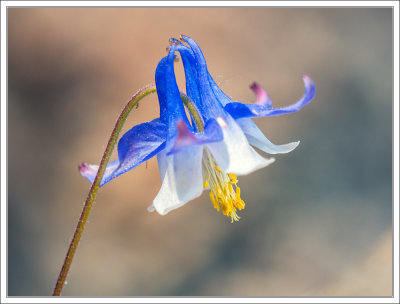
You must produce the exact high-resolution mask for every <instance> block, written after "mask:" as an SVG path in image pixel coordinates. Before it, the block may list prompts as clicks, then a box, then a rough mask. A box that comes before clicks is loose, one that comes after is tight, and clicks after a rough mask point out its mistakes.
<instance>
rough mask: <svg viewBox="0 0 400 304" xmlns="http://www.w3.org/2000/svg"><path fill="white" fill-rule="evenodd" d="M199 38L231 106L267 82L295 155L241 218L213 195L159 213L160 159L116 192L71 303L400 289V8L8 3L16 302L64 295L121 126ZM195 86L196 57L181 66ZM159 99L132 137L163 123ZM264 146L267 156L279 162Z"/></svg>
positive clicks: (106, 195) (262, 123)
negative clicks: (395, 206)
mask: <svg viewBox="0 0 400 304" xmlns="http://www.w3.org/2000/svg"><path fill="white" fill-rule="evenodd" d="M179 34H185V35H188V36H190V37H192V38H193V39H195V40H196V41H197V42H198V43H199V45H200V46H201V48H202V50H203V53H204V55H205V57H206V59H207V63H208V67H209V71H210V73H211V74H212V75H213V76H214V78H215V79H216V81H217V82H218V83H219V84H220V86H221V88H222V89H223V90H224V91H225V92H226V93H227V94H228V95H229V96H231V97H232V98H233V99H235V100H238V101H242V102H254V100H255V97H254V96H253V94H252V92H251V90H250V89H249V85H250V84H251V83H252V82H253V81H257V82H259V83H260V84H261V85H262V86H263V87H264V88H265V89H266V90H267V91H268V93H269V94H270V96H271V98H272V100H273V101H274V105H275V106H277V107H278V106H284V105H287V104H290V103H292V102H294V101H296V100H297V99H298V98H300V97H301V96H302V94H303V91H304V88H303V82H302V79H301V76H302V74H303V73H306V74H308V75H309V76H310V77H311V78H312V79H313V80H314V82H315V85H316V88H317V95H316V97H315V99H314V100H313V101H312V102H311V104H309V105H308V106H306V107H305V108H303V109H302V110H301V111H300V112H298V113H295V114H290V115H286V116H278V117H269V118H259V119H256V123H257V124H258V125H259V127H260V129H261V130H262V131H263V132H264V133H265V134H266V136H267V137H268V138H269V139H270V140H271V141H272V142H274V143H277V144H282V143H287V142H291V141H296V140H301V143H300V145H299V147H298V148H297V149H296V150H294V151H293V152H291V153H289V154H285V155H277V156H276V159H277V160H276V162H275V163H274V164H272V165H271V166H269V167H267V168H265V169H262V170H259V171H257V172H255V173H253V174H251V175H249V176H243V177H241V178H239V179H240V181H239V185H240V187H241V189H242V197H243V198H244V200H245V202H246V209H245V210H243V211H241V212H240V214H239V215H240V216H241V220H240V221H239V222H237V223H234V224H231V223H230V220H229V219H228V218H227V217H224V216H222V214H221V213H217V212H216V211H215V210H214V209H213V206H212V203H211V202H210V201H209V198H208V195H207V194H203V195H202V196H201V197H200V198H198V199H196V200H194V201H192V202H190V203H188V204H187V205H185V206H184V207H182V208H179V209H177V210H175V211H172V212H171V213H169V214H168V215H166V216H161V215H159V214H157V213H148V212H147V210H146V209H147V207H148V206H149V205H150V204H151V202H152V200H153V198H154V197H155V195H156V194H157V192H158V190H159V188H160V185H161V182H160V177H159V173H158V167H157V160H156V159H155V158H154V159H152V160H150V161H148V163H147V165H145V164H142V165H141V166H140V167H138V168H136V169H134V170H133V171H130V172H129V173H127V174H124V175H123V176H121V177H119V178H118V179H116V180H114V181H113V182H111V183H109V184H107V186H105V187H104V188H102V189H101V190H100V192H99V194H98V196H97V199H96V203H95V205H94V208H93V211H92V213H91V215H90V218H89V224H88V226H87V227H86V230H85V231H84V235H83V238H82V241H81V243H80V245H79V248H78V251H77V254H76V256H75V259H74V261H73V264H72V267H71V271H70V273H69V276H68V279H67V283H68V284H67V285H66V286H65V288H64V290H63V295H64V296H389V295H391V294H392V232H391V226H392V170H391V169H392V132H391V130H392V11H391V9H387V8H10V9H8V161H9V163H8V199H9V200H8V295H9V296H49V295H51V293H52V291H53V288H54V285H55V282H56V279H57V276H58V273H59V271H60V268H61V265H62V262H63V260H64V257H65V254H66V250H67V248H68V245H69V242H70V240H71V237H72V235H73V232H74V229H75V227H76V223H77V221H78V218H79V215H80V212H81V209H82V206H83V202H84V201H85V199H86V195H87V192H88V190H89V183H88V181H87V180H86V179H84V178H82V177H81V176H80V175H79V173H78V169H77V166H78V164H79V163H81V162H83V161H86V162H89V163H98V162H99V160H100V158H101V156H102V154H103V151H104V148H105V145H106V143H107V140H108V137H109V135H110V133H111V130H112V128H113V126H114V123H115V121H116V119H117V117H118V115H119V113H120V111H121V109H122V108H123V107H124V105H125V104H126V102H127V101H128V100H129V98H130V97H131V96H132V95H133V93H135V92H136V91H137V90H138V89H140V88H142V87H143V86H145V85H146V84H148V83H151V82H154V72H155V68H156V66H157V63H158V61H159V60H160V59H161V58H162V57H164V56H165V55H166V52H165V48H166V46H167V45H168V39H169V38H170V37H177V38H178V37H179ZM176 71H177V72H176V73H177V77H178V83H179V85H180V87H181V88H182V89H183V88H184V77H183V68H182V64H181V63H178V64H177V66H176ZM158 111H159V109H158V102H157V99H156V96H155V95H154V96H152V97H149V98H148V99H146V100H144V101H143V102H142V103H141V104H140V107H139V108H138V109H137V110H134V111H133V113H132V114H131V116H130V118H129V120H128V122H127V123H126V125H125V128H124V131H126V130H128V129H129V128H131V127H132V126H133V125H135V124H138V123H141V122H145V121H149V120H151V119H153V118H155V117H157V116H158ZM265 156H267V155H265Z"/></svg>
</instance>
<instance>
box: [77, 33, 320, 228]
mask: <svg viewBox="0 0 400 304" xmlns="http://www.w3.org/2000/svg"><path fill="white" fill-rule="evenodd" d="M184 40H185V41H186V42H187V43H188V44H189V45H190V47H191V49H189V48H187V47H185V46H183V45H178V44H177V43H176V41H174V43H173V44H172V46H171V47H170V50H169V54H168V56H167V57H166V58H163V59H162V60H161V61H160V63H159V64H158V66H157V70H156V86H157V94H158V98H159V103H160V118H158V119H155V120H153V121H151V122H148V123H143V124H140V125H137V126H135V127H133V128H132V129H131V130H129V131H128V132H127V133H126V134H124V135H123V136H122V138H121V139H120V141H119V143H118V159H117V160H115V161H114V162H112V163H110V164H109V165H108V166H107V169H106V172H105V174H104V177H103V180H102V182H101V185H104V184H105V183H107V182H109V181H110V180H112V179H113V178H115V177H117V176H119V175H120V174H123V173H125V172H127V171H128V170H131V169H133V168H135V167H136V166H138V165H139V164H141V163H142V162H144V161H146V160H147V159H149V158H151V157H153V156H154V155H157V157H158V164H159V170H160V175H161V179H162V186H161V189H160V191H159V193H158V194H157V196H156V198H155V199H154V201H153V204H152V205H151V206H150V207H149V211H153V210H157V211H158V212H159V213H160V214H166V213H167V212H169V211H171V210H173V209H176V208H178V207H180V206H182V205H184V204H185V203H187V202H188V201H190V200H192V199H194V198H196V197H198V196H199V195H201V193H202V191H203V190H204V189H206V188H209V189H210V199H211V201H212V203H213V205H214V207H215V208H216V209H217V211H219V210H221V211H222V213H223V214H224V215H226V216H229V217H230V218H231V220H232V222H233V221H234V220H238V219H239V217H238V215H237V213H236V211H237V210H241V209H243V208H244V207H245V204H244V202H243V200H242V199H241V197H240V188H239V187H238V186H237V181H238V180H237V175H244V174H248V173H250V172H253V171H255V170H257V169H259V168H262V167H265V166H267V165H269V164H270V163H272V162H273V161H274V159H273V158H270V159H265V158H263V157H261V156H260V155H259V154H258V153H257V152H255V150H254V149H253V148H252V147H251V146H250V145H249V143H250V144H252V145H254V146H256V147H257V148H260V149H261V150H263V151H265V152H268V153H271V154H275V153H287V152H289V151H291V150H293V149H294V148H295V147H296V146H297V145H298V142H294V143H290V144H286V145H280V146H276V145H274V144H272V143H271V142H270V141H268V139H267V138H266V137H265V136H264V135H263V134H262V133H261V131H260V130H259V129H258V128H257V126H256V125H255V124H254V123H253V122H252V121H251V119H250V118H249V117H254V116H269V115H278V114H284V113H289V112H294V111H297V110H298V109H300V108H301V107H302V106H303V105H305V104H306V103H307V102H309V101H310V100H311V99H312V97H313V95H314V92H315V88H314V86H313V84H312V82H311V80H310V79H309V78H308V77H304V81H305V84H306V94H305V96H304V97H303V98H302V99H301V100H300V101H298V102H297V103H295V104H294V105H293V106H291V107H286V108H281V109H273V108H272V106H271V101H270V100H269V98H268V95H267V94H266V93H265V91H264V90H263V89H262V88H261V87H260V86H258V85H257V84H254V85H253V86H252V89H253V91H254V92H255V93H256V96H257V102H256V104H255V105H245V104H241V103H237V102H233V101H232V100H230V99H229V98H228V97H227V96H226V95H225V94H224V93H223V92H222V91H221V90H220V89H219V87H218V86H217V85H216V84H215V82H214V80H213V79H212V78H211V76H210V75H209V73H208V71H207V66H206V63H205V60H204V57H203V55H202V53H201V51H200V48H199V47H198V45H197V44H196V43H195V42H194V41H193V40H192V39H190V38H188V37H184ZM176 50H178V51H179V52H180V53H181V57H182V60H183V63H184V68H185V76H186V88H187V94H188V95H189V97H190V98H191V99H192V100H193V101H194V103H195V105H196V106H197V108H198V111H199V113H200V116H199V114H197V115H196V117H194V114H195V113H194V112H193V109H192V111H191V114H192V115H191V117H192V125H191V124H190V123H189V121H188V119H187V117H186V115H185V110H184V107H183V104H182V100H181V97H180V93H179V89H178V87H177V84H176V79H175V74H174V68H173V62H174V53H175V51H176ZM289 108H290V109H289ZM195 110H196V109H194V111H195ZM195 112H196V111H195ZM97 169H98V167H97V166H95V165H87V164H83V165H81V166H80V172H81V174H82V175H83V176H84V177H86V178H87V179H88V180H89V181H91V182H93V180H94V177H95V175H96V173H97Z"/></svg>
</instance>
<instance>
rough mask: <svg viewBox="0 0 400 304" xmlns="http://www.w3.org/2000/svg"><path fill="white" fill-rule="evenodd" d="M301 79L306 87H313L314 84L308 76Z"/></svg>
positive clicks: (304, 75)
mask: <svg viewBox="0 0 400 304" xmlns="http://www.w3.org/2000/svg"><path fill="white" fill-rule="evenodd" d="M302 78H303V81H304V83H305V85H306V86H310V85H314V83H313V81H312V79H311V78H310V76H308V75H306V74H303V76H302Z"/></svg>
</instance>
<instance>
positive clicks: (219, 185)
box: [202, 148, 245, 223]
mask: <svg viewBox="0 0 400 304" xmlns="http://www.w3.org/2000/svg"><path fill="white" fill-rule="evenodd" d="M202 166H203V179H204V184H203V189H205V188H207V186H210V200H211V202H212V203H213V205H214V208H215V209H217V211H219V210H220V209H221V210H222V214H224V215H226V216H230V217H231V223H233V221H238V220H239V219H240V217H239V216H238V215H237V213H236V209H238V210H242V209H244V207H245V203H244V201H243V200H242V199H241V198H240V188H239V187H238V186H237V182H238V180H237V177H236V175H235V174H233V173H225V172H224V171H222V170H221V169H220V167H218V165H217V163H216V161H215V159H214V157H213V156H212V154H211V152H210V151H209V150H208V149H207V148H204V153H203V159H202Z"/></svg>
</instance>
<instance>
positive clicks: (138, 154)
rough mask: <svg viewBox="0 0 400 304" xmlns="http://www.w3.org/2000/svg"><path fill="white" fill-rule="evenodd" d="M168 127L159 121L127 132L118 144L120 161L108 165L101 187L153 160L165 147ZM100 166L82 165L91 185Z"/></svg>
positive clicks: (81, 167)
mask: <svg viewBox="0 0 400 304" xmlns="http://www.w3.org/2000/svg"><path fill="white" fill-rule="evenodd" d="M166 137H167V127H166V125H165V124H164V123H162V122H160V120H159V119H155V120H153V121H151V122H146V123H142V124H140V125H137V126H135V127H133V128H132V129H130V130H129V131H128V132H126V133H125V134H124V135H123V136H122V137H121V139H120V140H119V142H118V159H116V160H114V161H113V162H111V163H109V164H108V165H107V168H106V171H105V172H104V175H103V179H102V181H101V183H100V186H103V185H105V184H106V183H108V182H109V181H111V180H113V179H114V178H116V177H118V176H120V175H121V174H123V173H125V172H127V171H129V170H132V169H133V168H136V167H137V166H139V165H140V164H141V163H143V162H145V161H146V160H148V159H150V158H152V157H153V156H154V155H156V154H157V153H159V152H160V151H161V150H163V149H164V147H165V141H166ZM98 168H99V166H98V165H88V164H85V163H84V164H82V165H81V166H79V172H80V173H81V175H82V176H83V177H85V178H87V179H88V180H89V181H90V182H91V183H93V181H94V178H95V176H96V174H97V171H98Z"/></svg>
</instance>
